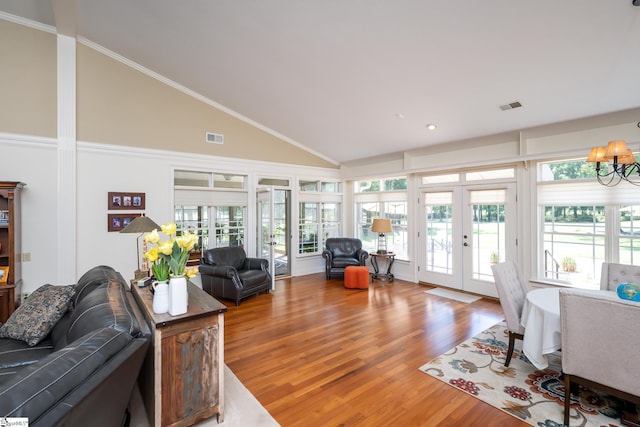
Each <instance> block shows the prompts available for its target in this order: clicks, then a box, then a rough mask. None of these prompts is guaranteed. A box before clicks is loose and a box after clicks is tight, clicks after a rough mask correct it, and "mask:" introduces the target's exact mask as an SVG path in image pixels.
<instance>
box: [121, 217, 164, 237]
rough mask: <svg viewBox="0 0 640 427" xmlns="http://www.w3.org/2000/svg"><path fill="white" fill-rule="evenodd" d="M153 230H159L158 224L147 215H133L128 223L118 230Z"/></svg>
mask: <svg viewBox="0 0 640 427" xmlns="http://www.w3.org/2000/svg"><path fill="white" fill-rule="evenodd" d="M153 230H160V226H159V225H158V224H156V223H155V222H153V220H151V218H149V217H148V216H144V214H143V215H142V216H138V217H135V218H134V219H133V220H132V221H131V222H130V223H129V225H127V226H126V227H125V228H123V229H122V230H120V232H121V233H148V232H150V231H153Z"/></svg>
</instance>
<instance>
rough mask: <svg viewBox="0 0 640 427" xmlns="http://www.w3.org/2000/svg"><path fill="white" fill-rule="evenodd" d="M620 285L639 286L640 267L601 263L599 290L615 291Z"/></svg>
mask: <svg viewBox="0 0 640 427" xmlns="http://www.w3.org/2000/svg"><path fill="white" fill-rule="evenodd" d="M620 283H635V284H636V285H640V266H639V265H630V264H616V263H613V262H603V263H602V272H601V275H600V289H602V290H604V291H614V292H615V291H616V289H617V288H618V285H619V284H620Z"/></svg>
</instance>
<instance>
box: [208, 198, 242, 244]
mask: <svg viewBox="0 0 640 427" xmlns="http://www.w3.org/2000/svg"><path fill="white" fill-rule="evenodd" d="M213 210H214V212H215V225H214V228H215V234H216V241H215V247H216V248H219V247H225V246H243V245H244V235H245V223H244V208H243V207H240V206H216V207H215V208H213Z"/></svg>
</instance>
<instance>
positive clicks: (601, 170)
mask: <svg viewBox="0 0 640 427" xmlns="http://www.w3.org/2000/svg"><path fill="white" fill-rule="evenodd" d="M638 126H639V127H640V123H638ZM587 162H589V163H595V164H596V177H597V178H598V182H599V183H600V184H602V185H606V186H607V187H613V186H614V185H618V184H619V183H620V182H622V181H626V182H628V183H630V184H633V185H640V163H638V162H637V160H636V156H634V155H633V153H632V152H631V149H629V148H627V143H626V142H624V141H609V144H608V145H607V146H606V147H593V148H592V149H591V152H590V153H589V157H587ZM601 163H604V166H603V165H601Z"/></svg>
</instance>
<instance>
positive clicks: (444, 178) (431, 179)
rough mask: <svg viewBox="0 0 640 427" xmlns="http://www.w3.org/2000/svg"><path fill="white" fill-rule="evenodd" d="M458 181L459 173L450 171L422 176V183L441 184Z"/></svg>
mask: <svg viewBox="0 0 640 427" xmlns="http://www.w3.org/2000/svg"><path fill="white" fill-rule="evenodd" d="M458 181H460V174H457V173H451V174H447V175H432V176H423V177H422V184H423V185H426V184H443V183H447V182H458Z"/></svg>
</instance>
